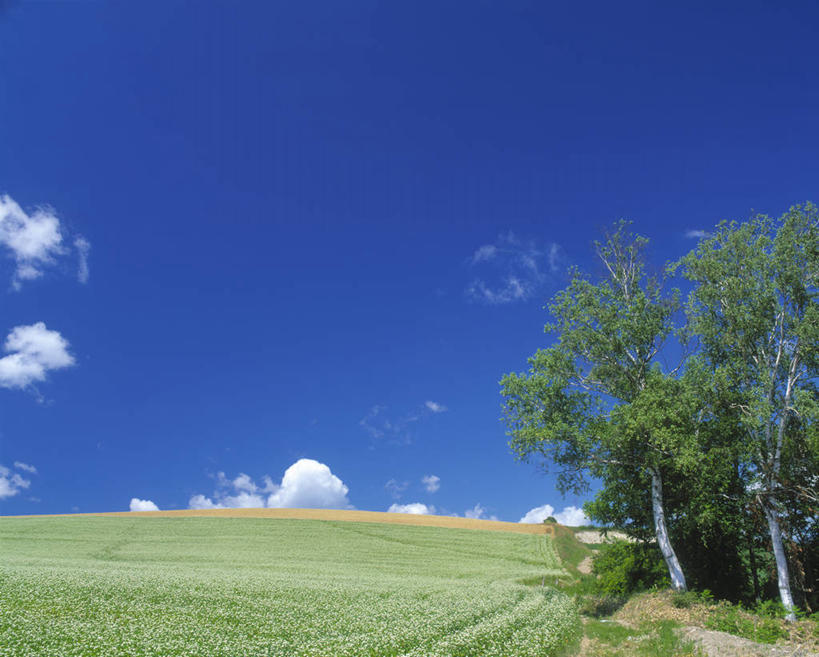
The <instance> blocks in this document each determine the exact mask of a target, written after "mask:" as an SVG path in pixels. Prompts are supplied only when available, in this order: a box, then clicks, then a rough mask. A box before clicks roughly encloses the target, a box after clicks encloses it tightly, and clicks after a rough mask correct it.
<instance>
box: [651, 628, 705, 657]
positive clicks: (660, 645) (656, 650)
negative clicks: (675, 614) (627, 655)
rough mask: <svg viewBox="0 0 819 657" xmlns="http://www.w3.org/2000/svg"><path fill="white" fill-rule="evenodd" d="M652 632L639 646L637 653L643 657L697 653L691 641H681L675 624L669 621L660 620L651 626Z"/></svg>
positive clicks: (664, 656)
mask: <svg viewBox="0 0 819 657" xmlns="http://www.w3.org/2000/svg"><path fill="white" fill-rule="evenodd" d="M652 629H653V630H654V632H653V633H652V634H651V635H650V636H649V637H648V640H647V641H645V643H643V644H642V645H640V647H639V653H640V654H641V655H644V656H645V657H687V656H690V657H694V656H695V655H697V654H699V653H698V651H697V650H696V648H695V647H694V644H693V642H691V641H683V640H682V639H680V637H679V636H677V633H676V632H675V629H676V625H675V624H674V623H673V622H671V621H660V622H659V623H657V624H656V625H655V626H654V627H653V628H652Z"/></svg>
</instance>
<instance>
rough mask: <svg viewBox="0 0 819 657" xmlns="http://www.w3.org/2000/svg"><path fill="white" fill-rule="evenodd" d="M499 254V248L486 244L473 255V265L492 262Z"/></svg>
mask: <svg viewBox="0 0 819 657" xmlns="http://www.w3.org/2000/svg"><path fill="white" fill-rule="evenodd" d="M497 254H498V247H497V246H495V245H494V244H484V245H483V246H481V247H478V249H477V250H476V251H475V253H473V254H472V264H475V263H478V262H484V261H486V260H492V258H494V257H495V256H496V255H497Z"/></svg>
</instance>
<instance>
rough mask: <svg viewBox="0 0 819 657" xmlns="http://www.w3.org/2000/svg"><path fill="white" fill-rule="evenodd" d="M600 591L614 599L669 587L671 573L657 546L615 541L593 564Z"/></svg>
mask: <svg viewBox="0 0 819 657" xmlns="http://www.w3.org/2000/svg"><path fill="white" fill-rule="evenodd" d="M592 572H593V573H594V574H595V575H596V576H597V577H598V578H599V579H598V581H599V586H600V590H601V591H602V592H603V593H605V594H608V595H612V596H628V595H631V594H632V593H636V592H638V591H646V590H648V589H651V588H654V587H658V586H664V585H667V584H668V573H667V571H666V569H665V566H664V564H663V561H662V556H661V555H660V552H659V550H658V549H657V547H656V546H653V545H646V544H643V543H628V542H626V541H615V542H613V543H607V544H604V545H603V546H602V547H601V549H600V550H599V552H598V554H597V555H596V556H595V558H594V561H593V562H592Z"/></svg>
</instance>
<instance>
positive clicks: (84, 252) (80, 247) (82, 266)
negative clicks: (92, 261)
mask: <svg viewBox="0 0 819 657" xmlns="http://www.w3.org/2000/svg"><path fill="white" fill-rule="evenodd" d="M74 248H75V249H77V258H78V265H77V280H78V281H79V282H80V283H82V284H83V285H85V283H87V282H88V277H89V276H90V274H91V270H90V269H89V268H88V256H89V254H90V253H91V242H89V241H88V240H87V239H85V238H84V237H83V236H82V235H78V236H77V237H76V239H75V240H74Z"/></svg>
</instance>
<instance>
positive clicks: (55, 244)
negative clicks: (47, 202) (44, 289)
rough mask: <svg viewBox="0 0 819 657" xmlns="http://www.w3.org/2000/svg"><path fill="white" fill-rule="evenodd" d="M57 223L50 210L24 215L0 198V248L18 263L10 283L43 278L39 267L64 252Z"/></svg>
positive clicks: (19, 283) (18, 285) (13, 203)
mask: <svg viewBox="0 0 819 657" xmlns="http://www.w3.org/2000/svg"><path fill="white" fill-rule="evenodd" d="M62 241H63V236H62V233H61V232H60V220H59V219H58V218H57V215H56V214H55V213H54V211H53V210H51V209H49V208H38V209H37V210H35V211H34V212H33V213H32V214H28V213H26V212H25V211H24V210H23V209H22V208H21V207H20V206H19V205H18V204H17V203H16V202H15V201H14V199H12V198H11V197H10V196H8V195H6V194H4V195H2V196H0V245H2V246H5V247H6V248H7V249H9V251H11V253H12V255H13V256H14V259H15V260H16V262H17V271H16V272H15V274H14V280H13V282H12V284H13V285H14V287H15V288H16V289H19V288H20V285H21V282H22V281H26V280H32V279H35V278H39V277H40V276H42V274H43V271H42V268H43V267H44V266H46V265H49V264H51V263H53V262H54V260H55V258H56V256H58V255H60V254H62V253H63V252H64V249H63V246H62Z"/></svg>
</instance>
